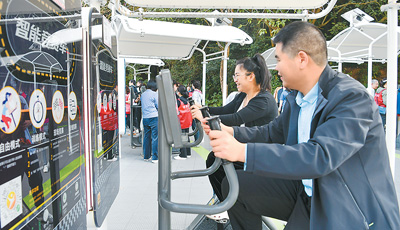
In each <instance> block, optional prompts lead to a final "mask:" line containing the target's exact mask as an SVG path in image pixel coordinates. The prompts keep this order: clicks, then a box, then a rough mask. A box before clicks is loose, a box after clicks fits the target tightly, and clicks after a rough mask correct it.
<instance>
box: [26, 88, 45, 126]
mask: <svg viewBox="0 0 400 230" xmlns="http://www.w3.org/2000/svg"><path fill="white" fill-rule="evenodd" d="M46 108H47V104H46V97H45V96H44V93H43V92H42V90H40V89H35V90H34V91H33V92H32V95H31V99H30V100H29V117H30V118H31V122H32V125H33V127H35V128H37V129H40V128H41V127H42V126H43V124H44V121H45V120H46V112H47V110H46Z"/></svg>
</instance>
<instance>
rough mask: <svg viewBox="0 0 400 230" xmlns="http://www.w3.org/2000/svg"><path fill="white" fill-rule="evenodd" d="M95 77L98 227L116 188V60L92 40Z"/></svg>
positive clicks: (117, 161)
mask: <svg viewBox="0 0 400 230" xmlns="http://www.w3.org/2000/svg"><path fill="white" fill-rule="evenodd" d="M92 51H93V59H96V63H94V65H93V70H96V71H93V72H94V73H95V75H94V76H95V77H96V79H95V80H91V81H90V82H91V84H92V85H91V89H92V92H91V93H92V95H97V96H93V97H92V98H93V101H92V103H91V105H93V109H92V110H91V111H92V113H91V115H92V119H91V120H92V122H93V124H92V125H91V126H90V127H92V130H91V133H92V146H93V148H94V151H93V157H92V159H93V161H92V162H93V185H94V186H93V187H94V188H93V201H94V218H95V223H96V226H98V227H100V226H101V225H102V223H103V221H104V219H105V217H106V216H107V213H108V211H109V209H110V208H111V205H112V204H113V202H114V200H115V198H116V197H117V195H118V191H119V181H120V168H119V166H120V165H119V135H118V85H117V61H116V60H115V58H113V56H112V54H111V53H110V52H109V50H108V49H107V48H106V46H105V45H104V44H103V43H101V42H100V40H99V41H94V42H93V47H92Z"/></svg>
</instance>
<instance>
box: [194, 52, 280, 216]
mask: <svg viewBox="0 0 400 230" xmlns="http://www.w3.org/2000/svg"><path fill="white" fill-rule="evenodd" d="M233 80H234V81H235V83H236V87H237V89H238V91H239V93H238V94H237V95H236V96H235V98H234V99H233V100H232V101H231V102H230V103H229V104H226V105H225V106H222V107H209V112H210V114H211V115H219V118H220V119H221V122H222V124H224V125H227V126H246V127H252V126H260V125H264V124H268V123H269V122H270V121H272V120H273V119H274V118H275V117H276V116H277V115H278V108H277V105H276V102H275V99H274V97H273V96H272V94H271V74H270V72H269V70H268V68H267V64H266V63H265V59H264V58H263V57H262V56H261V55H260V54H256V55H254V57H251V58H250V57H246V58H243V59H240V60H238V61H237V62H236V67H235V74H234V75H233ZM199 108H200V105H197V104H196V105H194V106H192V116H193V117H194V118H197V119H199V120H201V119H203V117H202V116H201V113H200V111H199ZM214 161H215V156H214V153H213V152H211V153H210V154H209V155H208V158H207V162H206V165H207V167H210V166H211V165H212V164H213V163H214ZM234 166H235V168H236V169H243V163H242V162H234ZM224 177H225V172H224V170H223V168H222V167H220V168H219V169H218V170H217V171H216V172H215V173H213V174H211V175H209V180H210V183H211V185H212V187H213V189H214V192H215V194H216V195H217V197H218V199H219V200H220V201H222V200H223V196H222V192H221V183H222V180H223V179H224ZM207 217H208V218H210V219H214V220H217V221H218V220H223V219H227V218H228V215H227V213H226V212H224V213H219V214H215V215H207Z"/></svg>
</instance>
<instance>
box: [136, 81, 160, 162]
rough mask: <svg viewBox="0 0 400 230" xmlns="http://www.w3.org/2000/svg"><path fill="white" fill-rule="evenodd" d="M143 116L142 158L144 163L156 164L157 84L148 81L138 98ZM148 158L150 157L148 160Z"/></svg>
mask: <svg viewBox="0 0 400 230" xmlns="http://www.w3.org/2000/svg"><path fill="white" fill-rule="evenodd" d="M140 100H141V102H142V115H143V128H144V137H143V157H144V160H145V161H150V160H151V162H153V163H157V162H158V93H157V83H156V82H155V81H154V80H150V81H149V82H148V83H147V89H146V91H145V92H144V93H142V96H141V97H140ZM150 157H152V158H151V159H150Z"/></svg>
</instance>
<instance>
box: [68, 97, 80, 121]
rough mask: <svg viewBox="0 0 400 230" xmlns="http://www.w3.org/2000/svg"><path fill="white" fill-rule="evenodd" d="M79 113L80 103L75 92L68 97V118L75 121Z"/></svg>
mask: <svg viewBox="0 0 400 230" xmlns="http://www.w3.org/2000/svg"><path fill="white" fill-rule="evenodd" d="M77 112H78V102H77V99H76V94H75V92H74V91H71V92H70V93H69V97H68V116H69V119H71V120H75V118H76V113H77Z"/></svg>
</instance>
